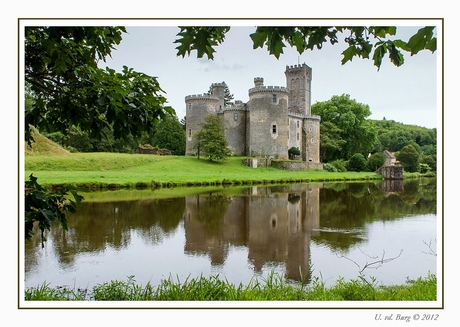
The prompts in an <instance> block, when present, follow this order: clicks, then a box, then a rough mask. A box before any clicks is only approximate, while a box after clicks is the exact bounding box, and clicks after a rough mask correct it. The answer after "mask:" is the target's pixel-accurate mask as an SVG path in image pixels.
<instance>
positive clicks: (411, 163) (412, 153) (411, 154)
mask: <svg viewBox="0 0 460 327" xmlns="http://www.w3.org/2000/svg"><path fill="white" fill-rule="evenodd" d="M396 159H398V161H399V162H400V163H401V165H403V167H404V170H406V171H408V172H411V173H414V172H417V171H419V154H418V152H417V150H415V148H414V147H413V146H412V145H406V146H405V147H404V148H402V149H401V151H400V152H399V153H397V154H396Z"/></svg>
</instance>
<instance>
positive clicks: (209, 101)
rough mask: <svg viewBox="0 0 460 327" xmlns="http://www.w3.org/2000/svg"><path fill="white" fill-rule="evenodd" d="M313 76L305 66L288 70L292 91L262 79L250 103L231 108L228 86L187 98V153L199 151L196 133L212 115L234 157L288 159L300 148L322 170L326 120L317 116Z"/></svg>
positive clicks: (312, 165)
mask: <svg viewBox="0 0 460 327" xmlns="http://www.w3.org/2000/svg"><path fill="white" fill-rule="evenodd" d="M311 73H312V69H311V68H310V67H309V66H307V65H306V64H305V63H304V64H302V65H293V66H286V71H285V75H286V87H282V86H264V80H263V78H261V77H256V78H254V87H253V88H251V89H249V101H248V102H247V103H243V102H242V101H240V100H237V101H235V103H234V104H232V105H230V106H225V105H224V95H225V87H226V85H225V83H214V84H212V86H211V87H212V92H211V94H198V95H189V96H186V97H185V103H186V133H187V135H186V153H185V154H186V155H191V154H194V153H195V149H194V147H193V142H194V139H193V135H194V133H195V132H197V131H199V130H200V124H201V123H202V122H203V119H204V117H205V116H207V115H209V114H212V115H217V116H218V117H220V118H221V119H222V122H223V125H224V128H225V138H226V139H227V141H228V144H229V148H230V149H231V150H232V152H233V154H234V155H242V156H261V157H268V158H276V159H288V158H289V154H288V150H289V149H290V148H292V147H295V148H297V149H299V150H300V156H298V157H299V159H301V160H302V161H305V162H308V163H309V164H308V167H309V168H318V167H320V166H321V164H320V159H319V158H320V156H319V140H320V127H319V126H320V121H321V117H320V116H316V115H312V114H311V108H310V106H311Z"/></svg>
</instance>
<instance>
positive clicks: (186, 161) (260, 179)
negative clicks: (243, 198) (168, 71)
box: [25, 153, 382, 188]
mask: <svg viewBox="0 0 460 327" xmlns="http://www.w3.org/2000/svg"><path fill="white" fill-rule="evenodd" d="M31 173H33V174H34V176H36V177H38V180H39V182H40V183H41V184H42V185H62V184H65V185H69V186H79V187H93V188H94V187H95V188H110V187H164V186H203V185H221V184H224V185H226V184H228V185H241V184H257V183H264V184H271V183H292V182H321V181H345V180H380V179H382V176H380V175H377V174H375V173H372V172H359V173H358V172H344V173H332V172H327V171H323V170H309V171H301V172H296V171H287V170H281V169H276V168H272V167H268V168H257V169H254V168H250V167H248V166H245V165H244V164H243V157H231V158H229V159H228V160H227V161H225V162H223V163H219V162H211V161H209V160H206V159H197V158H196V157H191V156H153V155H138V154H121V153H79V154H68V155H58V156H56V155H34V156H26V157H25V178H28V176H29V175H30V174H31Z"/></svg>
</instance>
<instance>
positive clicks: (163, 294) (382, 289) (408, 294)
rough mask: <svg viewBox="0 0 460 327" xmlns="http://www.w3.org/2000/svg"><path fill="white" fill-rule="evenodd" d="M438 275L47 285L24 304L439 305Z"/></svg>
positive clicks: (35, 290) (214, 278)
mask: <svg viewBox="0 0 460 327" xmlns="http://www.w3.org/2000/svg"><path fill="white" fill-rule="evenodd" d="M436 284H437V282H436V276H434V275H432V274H428V275H427V277H424V278H422V277H420V278H418V279H417V280H411V281H408V282H407V283H406V284H404V285H396V286H383V285H377V283H376V282H375V280H371V281H369V280H366V279H365V278H364V277H363V276H360V277H359V278H358V279H355V280H350V281H347V282H345V281H344V280H343V279H339V280H338V281H337V282H336V284H335V285H333V286H332V287H329V288H326V287H325V286H324V283H323V282H322V281H321V280H319V279H314V280H313V281H312V282H311V283H310V284H309V285H301V284H295V285H293V284H288V283H286V282H285V280H284V278H283V277H282V276H280V275H279V274H277V273H271V274H270V275H269V276H268V277H267V278H265V279H262V280H258V279H253V280H251V281H250V282H249V283H248V285H242V284H239V285H238V286H236V285H234V284H231V283H229V282H228V281H227V280H224V279H221V278H219V276H211V277H208V278H205V277H199V278H187V279H186V280H185V281H180V280H178V279H177V280H174V279H173V278H171V277H170V278H169V279H167V280H163V281H162V282H161V283H160V285H158V286H157V287H154V286H152V285H151V284H150V283H147V285H145V286H142V285H139V284H137V283H136V281H135V279H134V276H130V277H128V280H127V281H118V280H114V281H110V282H106V283H102V284H99V285H96V286H94V287H93V289H92V291H88V290H81V289H79V290H77V291H71V290H67V289H62V288H59V289H56V288H51V287H49V284H46V283H45V284H43V285H42V286H39V287H37V288H29V289H26V290H25V294H24V296H25V300H26V301H435V300H436V297H437V293H436V292H437V291H436Z"/></svg>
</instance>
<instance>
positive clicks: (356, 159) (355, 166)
mask: <svg viewBox="0 0 460 327" xmlns="http://www.w3.org/2000/svg"><path fill="white" fill-rule="evenodd" d="M366 164H367V160H366V158H364V156H363V155H362V154H361V153H355V154H354V155H352V156H351V158H350V160H349V161H348V170H349V171H363V170H364V168H366Z"/></svg>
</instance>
